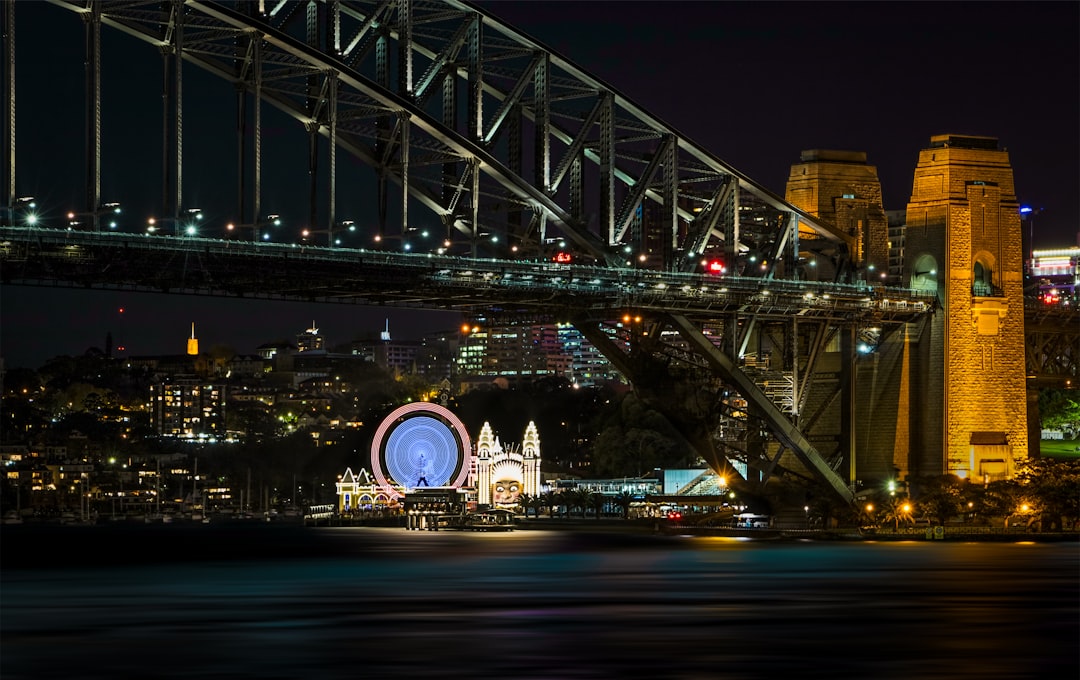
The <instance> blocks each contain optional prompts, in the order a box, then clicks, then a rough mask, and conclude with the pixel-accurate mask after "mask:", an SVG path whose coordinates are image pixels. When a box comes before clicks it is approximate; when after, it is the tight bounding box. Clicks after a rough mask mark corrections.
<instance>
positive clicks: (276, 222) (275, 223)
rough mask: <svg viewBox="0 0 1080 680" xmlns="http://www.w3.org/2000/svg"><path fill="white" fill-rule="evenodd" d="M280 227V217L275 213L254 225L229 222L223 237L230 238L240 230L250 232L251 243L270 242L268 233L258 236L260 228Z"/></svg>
mask: <svg viewBox="0 0 1080 680" xmlns="http://www.w3.org/2000/svg"><path fill="white" fill-rule="evenodd" d="M280 226H281V215H278V214H276V213H271V214H269V215H267V216H266V219H265V220H262V221H259V222H255V223H254V224H235V223H233V222H229V223H228V224H226V225H225V236H226V237H231V236H232V235H233V234H235V233H238V232H239V230H241V229H250V230H251V240H252V241H254V242H256V243H257V242H259V241H269V240H270V232H266V233H262V234H260V232H261V230H262V228H263V227H280Z"/></svg>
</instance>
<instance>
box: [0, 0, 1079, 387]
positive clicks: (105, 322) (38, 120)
mask: <svg viewBox="0 0 1080 680" xmlns="http://www.w3.org/2000/svg"><path fill="white" fill-rule="evenodd" d="M476 4H477V5H478V6H480V7H481V8H483V9H485V10H487V11H489V12H491V13H492V14H494V15H495V16H497V17H499V18H502V19H504V20H505V21H507V22H508V23H510V24H511V25H514V26H515V27H516V28H518V29H519V30H521V31H522V32H524V33H526V34H527V35H530V36H532V37H533V38H534V39H536V40H537V41H539V42H541V43H543V44H545V45H547V46H548V47H550V48H552V49H553V50H554V51H556V52H558V53H560V54H562V55H563V56H564V57H566V58H568V59H569V60H570V61H572V62H574V63H575V64H577V65H578V66H579V67H581V68H582V69H583V70H585V71H587V72H589V73H590V74H592V75H593V76H594V77H596V78H598V79H600V80H601V81H604V82H606V83H607V84H609V85H610V86H611V87H612V88H614V89H615V90H616V91H618V92H620V93H621V94H622V95H624V96H625V97H627V98H629V99H630V100H632V101H634V102H635V103H637V104H638V105H640V106H642V107H643V108H645V109H646V110H647V111H649V112H650V113H651V114H653V115H655V116H657V117H658V118H660V119H661V120H663V121H665V122H666V123H667V124H668V125H670V126H671V127H673V128H674V129H675V130H677V131H679V133H680V134H682V135H683V136H685V137H687V138H689V139H691V140H693V141H694V142H696V143H697V144H699V145H700V146H703V147H705V148H707V149H709V150H710V151H712V152H713V153H714V154H715V155H716V156H718V157H719V158H721V159H723V160H724V161H725V162H727V163H728V164H729V165H731V166H732V167H733V168H735V169H736V170H738V171H739V172H742V173H743V174H745V175H748V176H749V177H751V178H753V179H754V180H755V181H757V182H758V183H759V184H762V185H763V186H765V187H766V188H768V189H770V190H772V191H773V192H774V193H777V194H779V195H781V196H782V195H783V194H784V184H785V182H786V180H787V175H788V171H789V169H790V166H791V165H792V164H793V163H796V162H798V160H799V154H800V152H801V151H803V150H805V149H814V148H827V149H843V150H857V151H865V152H867V154H868V160H869V162H870V164H871V165H874V166H875V167H876V168H877V171H878V176H879V178H880V180H881V183H882V190H883V198H884V204H885V205H884V207H885V209H886V210H893V209H902V208H903V207H904V206H905V204H906V202H907V200H908V198H909V196H910V193H911V181H912V175H913V172H914V169H915V163H916V161H917V159H918V153H919V151H920V150H921V149H922V148H924V147H925V146H926V145H927V144H928V142H929V140H930V137H931V136H933V135H937V134H945V133H957V134H974V135H987V136H993V137H997V138H998V139H999V140H1000V144H1001V145H1002V146H1003V147H1004V148H1006V149H1008V151H1009V154H1010V159H1011V162H1012V167H1013V171H1014V174H1015V181H1016V190H1017V196H1018V198H1019V200H1020V202H1021V203H1025V204H1030V205H1032V206H1034V207H1036V208H1040V209H1041V213H1040V214H1039V215H1038V217H1037V219H1036V222H1035V230H1034V231H1035V246H1036V247H1039V248H1047V247H1064V246H1071V245H1075V244H1076V243H1077V232H1078V230H1080V222H1078V220H1077V215H1078V214H1080V210H1078V208H1080V199H1078V191H1077V189H1078V187H1080V39H1078V38H1080V3H1076V2H1050V3H1037V2H1024V3H1012V2H989V3H959V2H955V3H949V2H905V3H878V2H874V3H870V2H866V3H861V2H843V3H820V2H814V3H810V2H806V3H793V4H791V3H780V2H753V3H737V2H657V1H654V0H650V1H647V2H644V1H643V2H582V1H573V2H539V1H535V0H534V1H530V2H518V1H492V2H480V3H476ZM16 30H17V33H16V35H17V42H16V44H17V49H18V52H17V74H18V84H17V88H18V89H17V103H18V113H17V115H18V127H17V134H18V138H17V151H18V177H17V181H18V184H19V187H18V191H19V193H20V194H31V195H34V196H35V197H37V198H38V202H39V204H41V205H42V206H49V207H51V208H52V209H54V210H56V211H66V210H67V209H69V207H73V206H76V205H79V203H80V202H81V198H80V197H81V191H82V174H81V173H82V172H83V169H82V167H83V111H82V93H83V65H82V56H81V55H82V49H83V48H82V45H83V40H82V26H81V21H80V19H79V18H78V17H77V16H76V15H74V14H72V13H70V12H68V11H66V10H63V9H60V8H57V7H54V6H51V5H48V4H45V3H42V2H20V3H18V5H17V12H16ZM102 35H103V37H104V38H105V43H104V48H103V58H104V61H105V72H106V81H105V85H104V88H103V92H104V98H105V105H104V121H105V123H104V125H105V128H104V138H105V139H104V146H105V154H106V160H105V162H104V163H103V165H104V167H106V168H108V169H109V171H110V172H111V173H112V172H113V171H115V173H114V174H109V175H108V176H106V177H104V178H103V197H102V198H103V200H104V201H109V200H117V199H119V200H123V201H124V202H125V207H127V206H131V209H130V210H128V211H127V212H126V216H130V217H129V219H132V220H133V221H137V222H139V223H140V224H141V223H143V222H144V221H145V216H146V214H147V211H149V210H152V208H150V207H143V206H141V205H139V201H138V199H132V198H131V197H132V196H140V197H143V200H144V202H145V203H146V204H147V205H151V204H153V205H156V204H158V203H159V202H160V201H155V200H154V199H156V197H158V196H160V193H161V190H160V174H159V168H160V161H159V160H158V158H159V151H160V122H159V119H158V118H154V116H152V115H148V114H146V113H145V112H146V111H150V112H154V111H155V108H154V107H155V106H156V107H157V109H156V111H160V90H159V83H160V78H161V65H160V59H159V58H157V56H156V55H155V54H154V52H153V50H152V49H150V48H148V47H147V46H145V45H144V44H142V43H140V42H138V41H136V40H134V39H132V38H129V37H128V36H124V35H121V34H119V33H118V32H117V31H115V30H114V29H110V28H108V27H103V29H102ZM119 76H124V77H123V78H120V77H119ZM200 78H202V79H200ZM227 88H228V86H227V85H223V84H222V81H213V80H212V79H206V77H205V76H202V75H201V74H200V73H198V72H197V71H196V69H194V68H189V69H187V70H186V71H185V92H189V91H190V92H197V91H199V90H200V89H201V90H203V91H204V92H205V94H207V95H215V94H216V98H215V99H212V100H211V101H217V102H218V103H219V104H220V103H224V104H225V108H224V109H222V110H221V111H213V110H211V108H210V107H200V106H198V105H197V104H194V103H193V105H192V106H191V107H190V108H187V107H186V109H185V164H186V167H187V168H192V169H190V170H187V171H186V173H187V174H186V179H187V182H185V195H186V196H188V197H189V199H190V200H193V201H196V202H198V204H199V205H200V207H203V208H204V210H206V211H207V212H209V213H211V214H213V212H214V211H215V210H224V208H220V209H219V208H218V207H217V206H218V205H219V204H220V205H232V204H234V203H235V189H233V188H232V185H231V184H230V185H227V186H228V187H229V188H228V189H226V190H225V191H224V192H223V193H224V196H221V195H220V194H221V193H222V192H221V191H220V186H221V181H222V180H220V179H219V178H218V177H216V176H215V174H214V169H213V168H211V167H209V166H208V165H207V164H200V163H199V159H200V158H201V157H206V158H212V157H213V154H214V153H215V152H216V149H215V147H216V146H217V145H220V144H221V143H228V144H234V135H235V133H234V132H233V123H234V121H233V118H234V110H233V106H232V99H231V95H229V94H228V90H227ZM135 101H138V102H141V103H140V104H139V106H135V105H134V104H133V102H135ZM155 101H156V102H157V103H156V104H154V102H155ZM147 102H149V103H148V104H147ZM133 112H137V113H133ZM276 125H277V123H275V122H274V121H273V119H270V120H268V121H267V123H266V128H265V129H266V132H267V135H269V136H271V137H273V136H274V135H275V134H277V133H278V132H281V133H282V135H283V136H284V132H285V126H288V125H295V124H294V123H290V122H288V121H280V125H281V128H280V130H279V128H277V127H275V126H276ZM289 138H290V139H292V138H295V139H296V140H299V142H300V144H298V145H297V148H296V149H293V150H292V151H291V152H285V151H281V152H275V153H281V156H280V157H271V158H269V159H267V162H268V163H270V164H272V167H274V168H276V169H278V170H279V171H275V173H274V178H275V179H277V180H279V181H281V182H282V183H283V186H290V185H291V186H299V187H301V190H300V191H301V195H300V196H298V197H296V198H292V197H290V196H288V195H286V193H285V192H284V191H281V192H268V193H272V196H271V197H270V198H268V199H264V203H267V204H268V205H267V206H266V208H267V210H268V211H273V210H274V205H273V200H275V198H276V199H277V200H280V201H282V202H290V201H291V202H292V203H293V204H299V205H306V202H305V201H306V193H304V190H305V189H306V166H305V164H304V161H303V160H302V154H303V146H302V145H303V139H304V137H303V135H302V134H296V133H295V131H289ZM223 140H224V141H223ZM282 146H283V147H284V146H285V145H284V144H283V145H282ZM275 148H277V147H275ZM117 149H122V150H123V151H122V153H123V156H124V158H123V160H124V162H123V163H116V162H115V161H116V159H115V157H110V153H112V154H116V153H118V151H117ZM290 153H291V154H294V155H293V156H290V155H289V154H290ZM296 155H299V158H297V157H296ZM339 165H347V162H345V161H343V160H342V157H341V156H339ZM117 168H120V169H117ZM339 169H340V170H341V171H342V172H343V173H344V174H346V175H348V173H350V172H362V171H363V169H360V170H357V169H355V168H349V167H345V168H339ZM288 172H296V173H300V174H299V176H290V175H288ZM340 181H341V180H339V182H340ZM348 200H349V199H344V203H345V205H344V206H343V207H342V208H339V217H340V218H346V217H348V210H349V206H348ZM65 204H66V206H69V207H63V206H65ZM0 305H2V306H0V314H2V316H0V354H2V356H3V359H4V362H5V365H6V367H7V368H12V367H16V366H28V367H37V366H40V365H41V364H42V363H44V362H45V361H46V360H47V359H49V358H50V357H53V356H57V355H63V354H81V353H82V352H84V351H85V350H86V349H87V348H89V347H99V348H103V347H104V343H105V335H106V333H109V332H111V333H112V336H113V344H114V348H115V347H116V346H120V345H122V346H124V347H125V348H126V351H125V352H123V353H122V354H131V355H143V354H165V353H182V352H183V351H184V349H185V339H186V337H187V335H188V333H189V331H190V324H191V323H192V322H195V324H196V332H197V335H198V337H199V339H200V343H201V344H202V346H203V347H210V346H213V345H228V346H231V347H233V348H234V349H235V350H236V351H238V352H240V353H251V352H253V351H254V349H255V348H256V347H257V346H258V345H260V344H262V343H264V342H268V341H273V340H279V339H291V338H293V336H295V335H296V334H297V333H299V332H301V331H303V330H304V329H305V328H308V327H309V326H310V325H311V323H312V321H314V322H315V324H316V325H317V326H318V327H319V328H320V329H321V332H322V334H323V335H325V336H326V337H327V341H328V343H329V344H331V345H333V344H336V343H342V342H348V341H349V340H352V339H355V338H357V337H359V336H360V335H362V334H365V333H373V332H378V331H380V330H382V328H383V325H384V323H386V321H387V319H389V323H390V330H391V334H392V336H393V337H395V338H399V339H406V338H414V337H418V336H419V334H420V333H423V332H426V331H432V330H443V329H450V328H453V327H455V326H456V325H457V316H456V315H453V314H446V313H434V312H416V311H407V310H396V309H387V308H378V309H372V308H364V307H356V306H351V305H350V306H347V305H325V304H324V305H312V304H302V303H279V302H256V301H250V300H244V301H239V300H227V299H215V298H204V297H192V296H177V295H161V294H146V293H116V292H106V291H79V290H73V289H42V288H30V287H22V286H3V287H0ZM121 308H123V310H124V311H123V312H120V309H121Z"/></svg>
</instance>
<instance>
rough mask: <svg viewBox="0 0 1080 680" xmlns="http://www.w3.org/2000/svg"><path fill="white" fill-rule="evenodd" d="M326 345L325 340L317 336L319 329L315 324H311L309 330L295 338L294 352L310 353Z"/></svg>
mask: <svg viewBox="0 0 1080 680" xmlns="http://www.w3.org/2000/svg"><path fill="white" fill-rule="evenodd" d="M325 345H326V339H325V338H324V337H323V336H321V335H319V329H318V327H317V326H316V325H315V322H314V321H312V322H311V328H308V329H307V330H305V331H304V332H303V333H299V334H297V336H296V351H297V352H310V351H312V350H319V349H323V348H324V347H325Z"/></svg>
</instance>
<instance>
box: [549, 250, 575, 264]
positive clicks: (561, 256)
mask: <svg viewBox="0 0 1080 680" xmlns="http://www.w3.org/2000/svg"><path fill="white" fill-rule="evenodd" d="M554 260H555V261H556V262H558V263H560V264H570V263H571V262H573V261H574V256H573V255H571V254H570V253H561V252H560V253H555V257H554Z"/></svg>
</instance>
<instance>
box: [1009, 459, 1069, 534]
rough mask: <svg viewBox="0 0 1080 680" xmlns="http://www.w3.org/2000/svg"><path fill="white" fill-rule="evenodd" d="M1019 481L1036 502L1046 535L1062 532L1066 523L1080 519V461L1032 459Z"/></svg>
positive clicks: (1027, 463) (1020, 475) (1019, 475)
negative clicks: (1048, 532)
mask: <svg viewBox="0 0 1080 680" xmlns="http://www.w3.org/2000/svg"><path fill="white" fill-rule="evenodd" d="M1017 478H1018V479H1019V481H1020V484H1021V485H1022V486H1023V488H1024V491H1025V495H1026V496H1027V497H1028V498H1031V499H1037V502H1038V506H1039V510H1040V513H1041V519H1042V528H1043V530H1044V531H1055V530H1056V531H1060V530H1061V529H1062V528H1063V523H1064V522H1068V523H1070V525H1072V524H1075V523H1076V521H1077V519H1078V518H1080V460H1078V459H1067V460H1057V459H1054V458H1031V459H1028V460H1027V461H1026V462H1025V463H1024V464H1023V465H1021V467H1020V470H1019V472H1018V474H1017ZM1032 507H1034V505H1033V504H1032Z"/></svg>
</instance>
